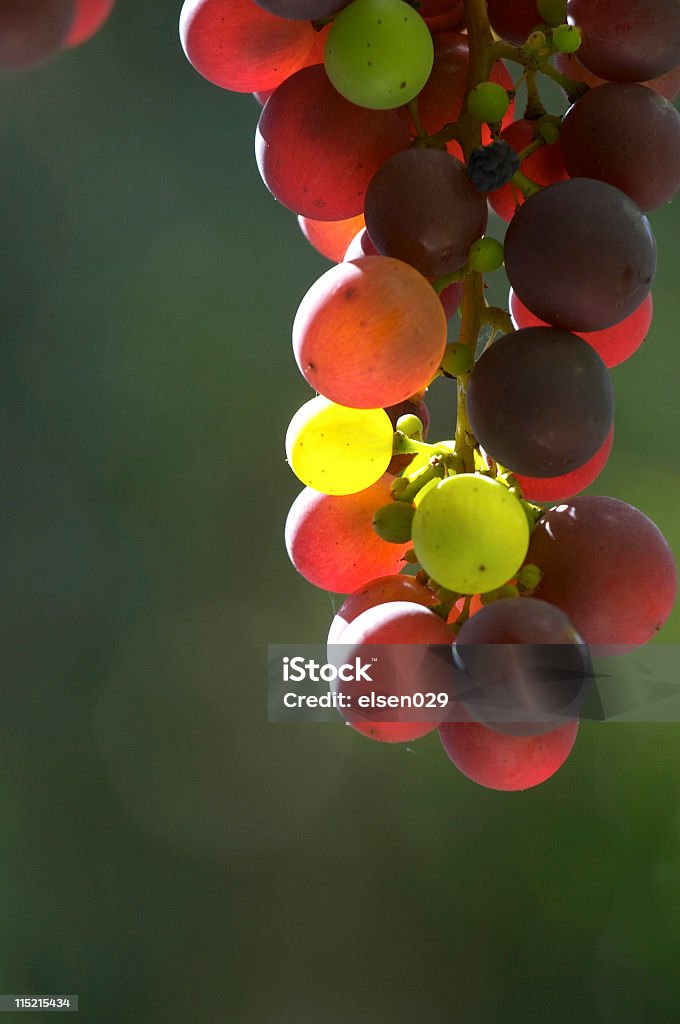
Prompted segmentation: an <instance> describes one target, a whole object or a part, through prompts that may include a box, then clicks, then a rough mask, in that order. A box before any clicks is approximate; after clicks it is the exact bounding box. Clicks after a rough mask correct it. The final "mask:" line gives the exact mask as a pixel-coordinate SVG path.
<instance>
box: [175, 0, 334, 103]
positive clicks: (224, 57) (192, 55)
mask: <svg viewBox="0 0 680 1024" xmlns="http://www.w3.org/2000/svg"><path fill="white" fill-rule="evenodd" d="M179 35H180V40H181V43H182V48H183V50H184V53H185V55H186V58H187V60H188V61H189V63H190V64H191V65H192V66H193V67H194V68H195V69H196V71H198V73H199V74H200V75H202V76H203V78H206V79H207V80H208V81H209V82H212V84H213V85H217V86H219V87H220V88H221V89H230V90H231V91H232V92H261V91H263V90H266V89H275V88H276V86H277V85H279V84H280V83H281V82H283V81H284V79H286V78H288V76H289V75H291V74H292V73H293V72H294V71H297V69H298V68H300V67H302V65H303V64H304V62H305V58H306V57H307V55H308V53H309V51H310V50H311V48H312V44H313V42H314V29H313V28H312V26H311V24H310V23H309V22H307V23H303V22H300V21H287V20H285V19H283V18H277V17H275V16H274V15H273V14H269V12H268V11H263V10H262V8H261V7H258V5H257V4H256V3H255V0H184V4H183V6H182V12H181V14H180V19H179Z"/></svg>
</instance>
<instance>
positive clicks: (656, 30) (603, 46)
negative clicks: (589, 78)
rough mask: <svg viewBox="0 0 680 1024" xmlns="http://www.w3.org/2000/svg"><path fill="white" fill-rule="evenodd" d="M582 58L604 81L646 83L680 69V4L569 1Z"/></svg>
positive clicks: (670, 0)
mask: <svg viewBox="0 0 680 1024" xmlns="http://www.w3.org/2000/svg"><path fill="white" fill-rule="evenodd" d="M567 12H568V15H569V20H570V22H572V23H573V24H575V25H578V26H579V28H580V29H581V33H582V36H583V41H582V43H581V47H580V49H579V51H578V57H579V60H580V61H581V63H582V64H584V65H585V67H587V68H588V70H589V71H594V72H595V74H596V75H599V76H600V77H601V78H606V79H608V80H611V81H621V82H643V81H644V80H645V79H648V78H657V77H658V76H659V75H663V74H665V73H666V72H667V71H670V70H671V69H672V68H674V67H676V65H678V64H680V2H679V0H626V2H625V3H621V0H568V3H567Z"/></svg>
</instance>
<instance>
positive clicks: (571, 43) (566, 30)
mask: <svg viewBox="0 0 680 1024" xmlns="http://www.w3.org/2000/svg"><path fill="white" fill-rule="evenodd" d="M552 40H553V46H554V47H555V49H556V50H559V52H560V53H576V51H577V50H578V48H579V46H580V45H581V30H580V29H579V28H577V27H576V25H560V26H559V27H558V28H556V29H555V31H554V32H553V34H552Z"/></svg>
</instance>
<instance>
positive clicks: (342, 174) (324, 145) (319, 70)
mask: <svg viewBox="0 0 680 1024" xmlns="http://www.w3.org/2000/svg"><path fill="white" fill-rule="evenodd" d="M291 24H298V23H297V22H291ZM407 147H408V125H407V123H406V121H405V119H404V118H403V117H402V115H401V114H400V113H399V111H397V110H368V109H366V108H365V107H357V106H355V104H353V103H350V102H349V101H348V100H346V99H344V97H342V96H341V95H340V93H339V92H337V91H336V89H334V88H333V86H332V85H331V83H330V81H329V80H328V76H327V75H326V71H325V69H324V67H323V65H321V64H316V65H314V66H313V67H310V68H303V69H302V70H301V71H298V72H297V74H294V75H292V76H291V77H290V78H288V79H287V80H286V81H285V82H284V83H283V84H282V85H280V86H279V88H278V89H276V91H275V92H274V93H272V95H271V96H270V97H269V99H268V100H267V102H266V104H265V107H264V110H263V111H262V114H261V115H260V120H259V122H258V126H257V135H256V139H255V156H256V158H257V165H258V168H259V170H260V174H261V175H262V180H263V181H264V183H265V185H266V186H267V188H268V189H269V191H270V192H271V193H272V194H273V195H274V197H275V198H276V199H278V200H279V202H280V203H283V205H284V206H287V207H288V209H290V210H293V211H294V212H295V213H299V214H302V215H303V216H304V217H311V218H312V219H314V220H344V219H346V218H348V217H356V216H357V215H358V214H360V213H362V212H363V207H364V196H365V193H366V189H367V187H368V183H369V181H370V180H371V178H372V177H373V175H374V174H375V172H376V171H377V170H378V168H379V167H380V165H381V164H382V163H384V161H385V160H387V159H388V158H389V157H391V156H393V155H394V154H395V153H398V152H399V151H400V150H402V149H406V148H407Z"/></svg>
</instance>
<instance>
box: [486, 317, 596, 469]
mask: <svg viewBox="0 0 680 1024" xmlns="http://www.w3.org/2000/svg"><path fill="white" fill-rule="evenodd" d="M468 415H469V417H470V425H471V426H472V429H473V431H474V434H475V437H476V438H477V440H478V441H479V443H480V444H481V445H482V447H483V448H484V449H485V450H486V451H487V452H488V453H489V455H491V457H492V458H493V459H495V460H496V461H497V462H500V464H501V465H502V466H505V467H506V468H507V469H510V470H512V471H513V472H516V473H521V474H522V475H524V476H530V477H550V476H559V475H560V474H563V473H569V472H571V470H574V469H578V467H579V466H582V465H583V464H584V463H585V462H587V461H588V459H590V457H591V456H592V455H594V454H595V452H596V451H597V450H598V449H599V448H601V447H602V444H603V443H604V440H605V438H606V436H607V434H608V433H609V428H610V427H611V424H612V419H613V415H614V392H613V388H612V383H611V378H610V376H609V372H608V371H607V368H606V366H605V365H604V363H603V362H602V360H601V359H600V357H599V356H598V354H597V352H596V351H595V349H594V348H592V346H590V345H589V344H588V343H587V342H585V341H583V339H582V338H579V337H577V336H576V335H575V334H568V333H567V332H566V331H560V330H557V329H555V328H552V327H525V328H524V329H523V330H521V331H515V332H514V333H512V334H506V335H504V336H503V337H502V338H499V340H498V341H496V342H495V343H494V344H493V345H491V347H490V348H488V349H487V350H486V352H484V354H483V355H482V356H481V357H480V359H479V360H478V361H477V363H476V364H475V367H474V369H473V371H472V375H471V377H470V384H469V388H468Z"/></svg>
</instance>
